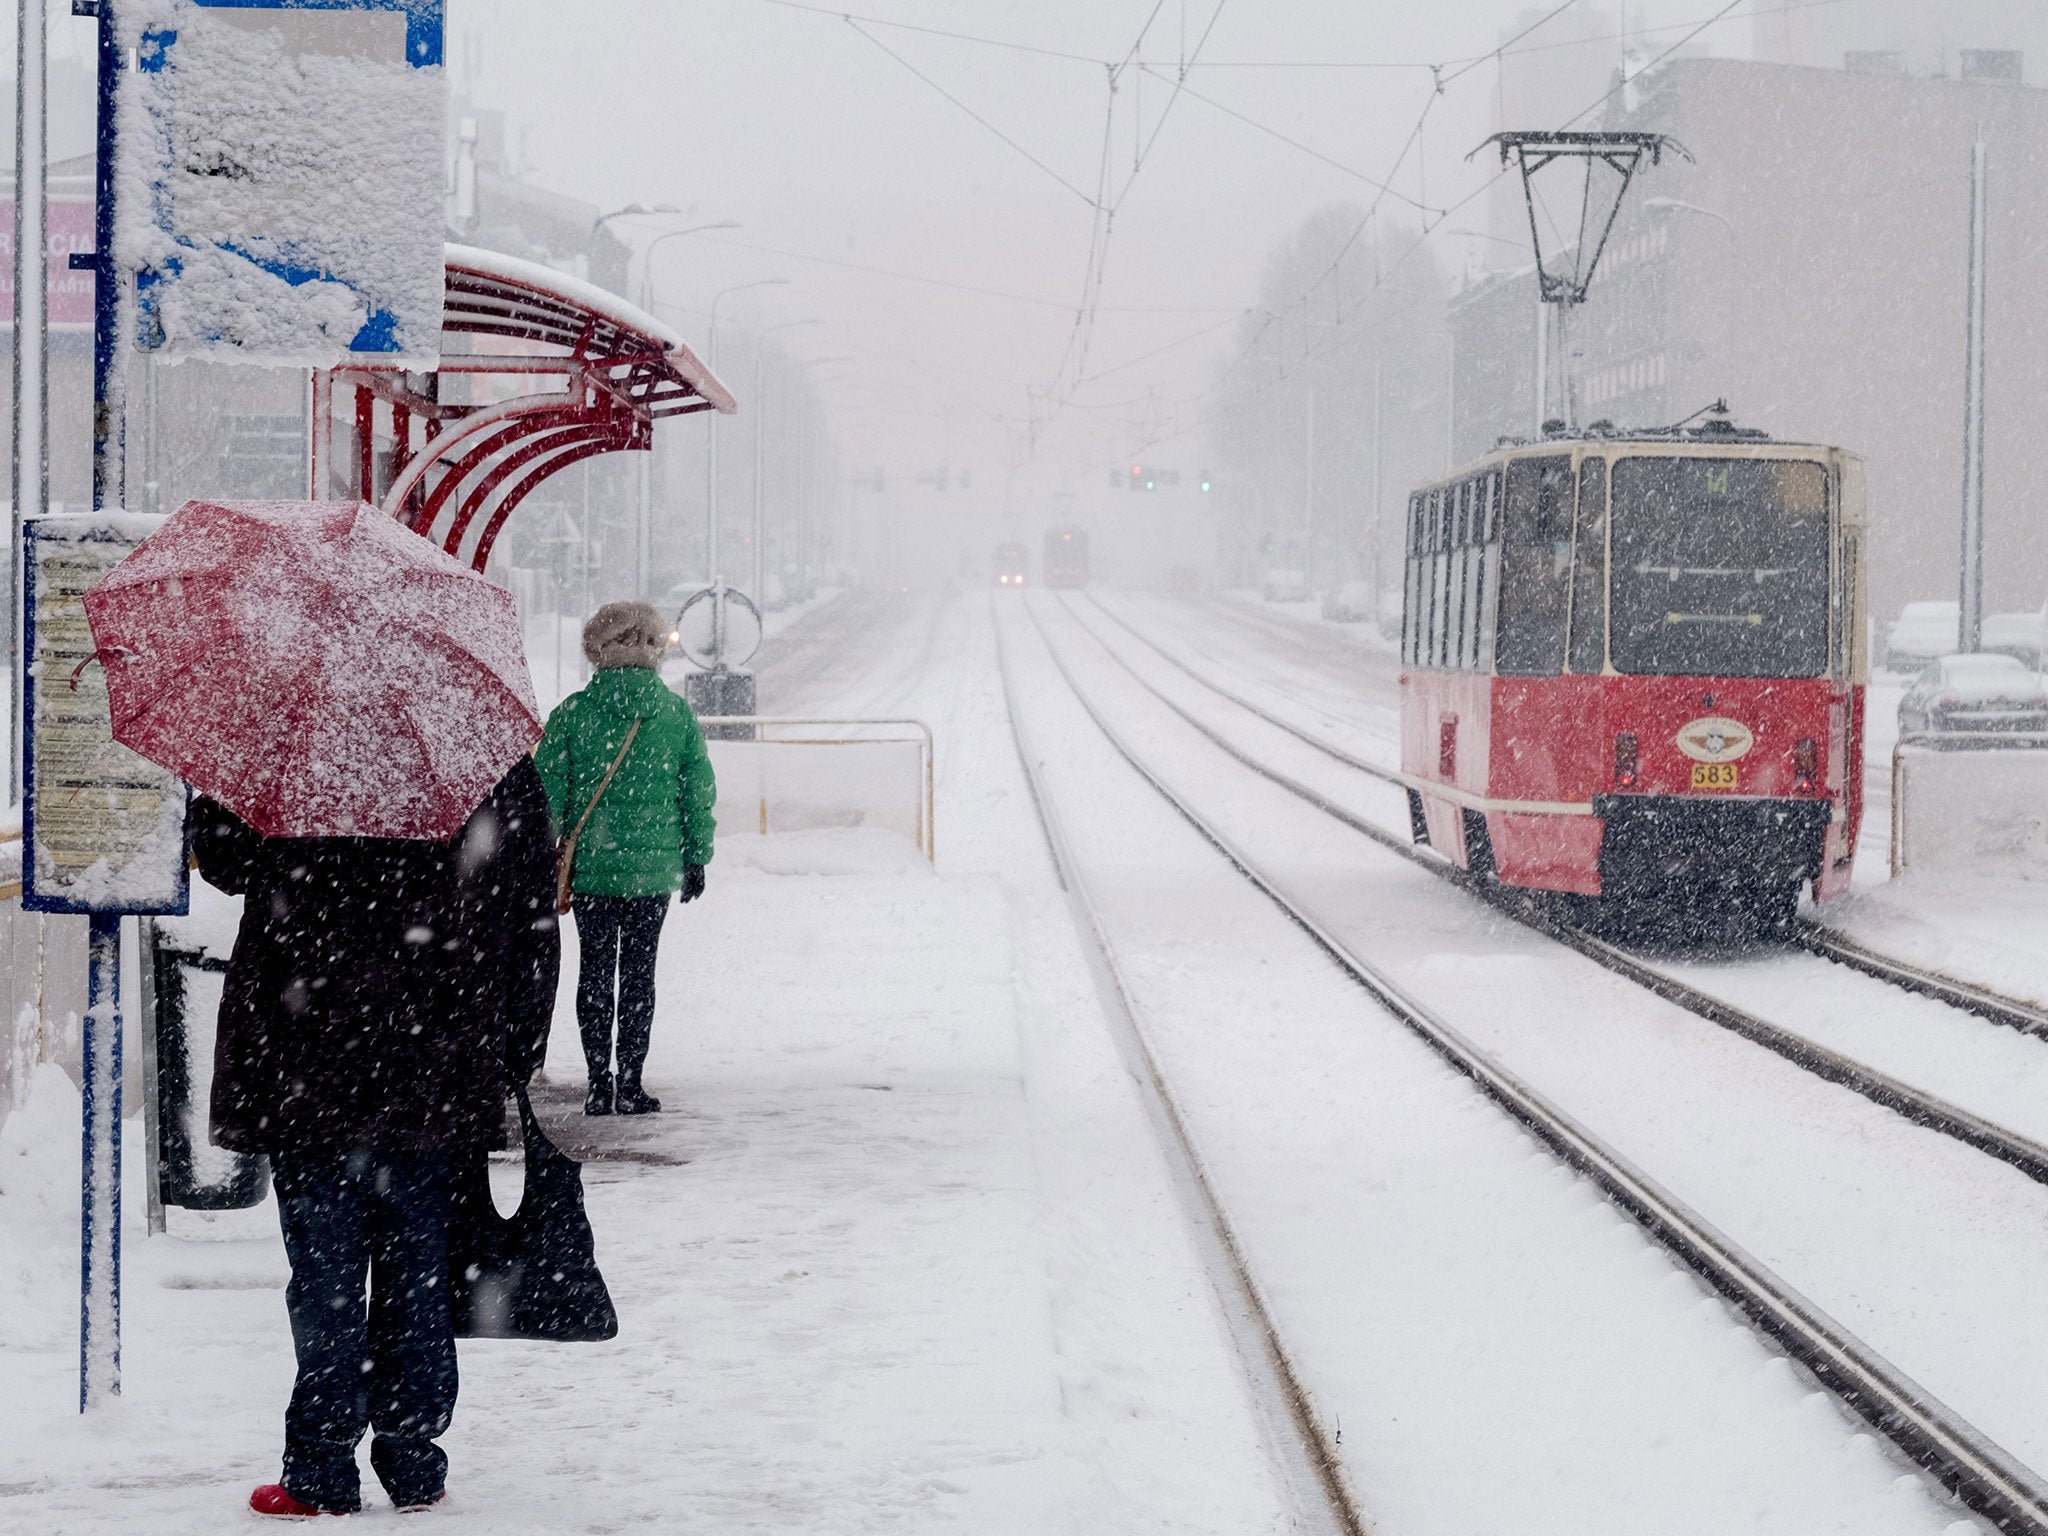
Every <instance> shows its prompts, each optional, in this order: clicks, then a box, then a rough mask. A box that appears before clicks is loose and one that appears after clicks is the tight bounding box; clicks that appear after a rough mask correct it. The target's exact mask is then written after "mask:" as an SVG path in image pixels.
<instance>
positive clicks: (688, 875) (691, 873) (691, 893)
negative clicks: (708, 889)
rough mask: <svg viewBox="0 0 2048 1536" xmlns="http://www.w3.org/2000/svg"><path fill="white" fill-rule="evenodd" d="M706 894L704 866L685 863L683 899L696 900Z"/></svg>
mask: <svg viewBox="0 0 2048 1536" xmlns="http://www.w3.org/2000/svg"><path fill="white" fill-rule="evenodd" d="M703 894H704V866H703V865H702V864H685V865H684V866H683V900H685V901H695V900H696V899H697V898H698V897H699V896H702V895H703Z"/></svg>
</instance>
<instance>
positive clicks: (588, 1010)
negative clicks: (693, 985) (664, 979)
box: [573, 895, 669, 1083]
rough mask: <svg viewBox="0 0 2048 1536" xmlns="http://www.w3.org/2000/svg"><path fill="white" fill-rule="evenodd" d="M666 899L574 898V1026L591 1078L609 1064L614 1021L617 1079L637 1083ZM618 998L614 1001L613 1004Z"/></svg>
mask: <svg viewBox="0 0 2048 1536" xmlns="http://www.w3.org/2000/svg"><path fill="white" fill-rule="evenodd" d="M668 905H669V898H668V897H667V896H666V895H662V896H577V897H575V898H573V907H574V910H575V913H576V947H577V953H578V955H579V956H580V957H581V958H580V959H579V960H578V962H577V971H576V1026H577V1028H578V1029H579V1030H581V1031H582V1034H583V1060H584V1062H585V1064H586V1065H587V1066H588V1067H589V1068H590V1075H591V1077H592V1078H593V1079H595V1078H596V1077H597V1076H598V1075H599V1074H600V1073H603V1072H609V1071H610V1070H611V1064H612V1020H613V1017H614V1014H616V1016H617V1019H618V1028H619V1079H620V1081H621V1082H625V1083H638V1082H639V1081H640V1069H641V1068H642V1067H643V1066H645V1065H646V1064H647V1039H648V1036H649V1035H651V1034H652V1033H653V1032H654V956H655V952H656V951H657V950H658V949H659V948H660V947H661V925H662V923H663V922H664V921H666V920H667V918H668ZM614 998H616V1004H615V1003H614Z"/></svg>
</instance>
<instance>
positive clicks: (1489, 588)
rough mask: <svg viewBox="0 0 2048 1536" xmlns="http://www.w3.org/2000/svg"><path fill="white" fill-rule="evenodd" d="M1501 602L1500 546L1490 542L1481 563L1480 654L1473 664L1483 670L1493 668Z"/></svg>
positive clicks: (1482, 555)
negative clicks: (1496, 618) (1496, 620)
mask: <svg viewBox="0 0 2048 1536" xmlns="http://www.w3.org/2000/svg"><path fill="white" fill-rule="evenodd" d="M1499 603H1500V546H1499V545H1498V544H1488V545H1487V546H1486V547H1485V549H1484V550H1483V551H1482V552H1481V555H1480V564H1479V655H1478V657H1477V659H1476V660H1475V661H1474V662H1473V665H1474V666H1475V667H1476V668H1478V670H1479V671H1481V672H1491V671H1492V670H1493V652H1494V634H1495V630H1496V624H1495V613H1496V612H1497V609H1498V605H1499Z"/></svg>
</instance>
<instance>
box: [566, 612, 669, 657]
mask: <svg viewBox="0 0 2048 1536" xmlns="http://www.w3.org/2000/svg"><path fill="white" fill-rule="evenodd" d="M667 651H668V623H667V621H666V620H664V619H663V618H662V616H661V614H660V613H659V612H657V611H656V610H655V607H654V605H653V604H652V603H606V604H605V605H604V606H603V607H602V608H600V609H598V610H597V612H595V613H593V614H592V615H591V616H590V617H589V619H588V620H586V621H585V623H584V625H583V654H584V657H585V658H586V659H587V660H588V661H589V662H590V664H591V665H592V666H593V667H595V668H597V669H598V671H600V672H602V671H605V670H606V669H607V668H610V667H656V666H659V665H661V658H662V656H663V655H664V654H665V653H666V652H667Z"/></svg>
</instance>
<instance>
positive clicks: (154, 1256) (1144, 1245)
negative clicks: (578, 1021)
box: [0, 605, 1285, 1536]
mask: <svg viewBox="0 0 2048 1536" xmlns="http://www.w3.org/2000/svg"><path fill="white" fill-rule="evenodd" d="M906 618H907V620H908V621H909V623H910V625H911V626H912V628H911V633H910V634H909V635H908V636H906V638H905V641H904V642H903V646H904V647H905V648H907V649H908V650H909V651H910V652H912V653H920V652H925V651H929V652H930V653H931V654H932V656H933V657H934V661H933V665H932V668H931V670H930V672H929V675H928V678H927V686H925V687H924V688H922V689H921V690H920V691H919V694H918V696H917V697H916V698H915V699H913V700H909V701H907V702H910V703H912V704H914V705H915V706H916V707H918V708H920V709H922V710H924V711H926V712H928V713H929V714H930V715H931V716H932V718H933V723H934V725H935V726H936V727H937V728H938V730H939V739H940V743H941V746H940V759H939V763H940V782H939V797H940V811H939V818H940V820H939V826H940V835H941V839H942V847H946V848H947V849H948V854H947V863H946V864H945V865H944V866H942V867H941V868H940V869H939V870H938V871H936V872H934V871H932V870H930V869H929V868H926V867H923V866H922V863H921V861H920V860H918V859H917V858H916V857H915V856H914V855H912V856H911V857H909V858H905V857H904V856H903V850H902V849H900V848H895V847H890V846H886V845H879V844H877V843H876V842H875V841H874V840H873V839H872V838H869V837H865V836H863V835H862V834H860V833H858V832H851V833H834V834H804V835H803V837H802V839H800V840H798V841H796V842H794V843H791V842H790V841H787V840H784V839H779V838H769V839H758V838H743V839H739V840H736V841H733V842H729V843H727V844H725V845H724V849H723V851H722V853H721V856H720V858H719V859H718V860H717V861H716V862H715V863H714V864H713V866H712V870H711V886H710V893H709V895H708V897H707V898H706V900H705V901H703V902H701V903H699V904H696V905H693V906H691V907H688V908H681V909H677V910H676V911H675V912H673V913H672V914H671V918H670V926H669V929H668V931H667V933H666V935H665V942H664V946H663V960H662V972H661V978H660V988H661V999H662V1001H661V1009H660V1013H659V1015H658V1018H657V1023H656V1028H655V1037H654V1050H653V1054H652V1057H651V1059H650V1062H649V1067H648V1084H649V1087H650V1089H651V1090H652V1091H653V1092H655V1093H657V1094H658V1095H660V1096H661V1097H662V1098H663V1099H664V1100H665V1101H666V1104H667V1111H668V1112H667V1113H665V1114H664V1115H662V1116H661V1117H659V1119H658V1120H655V1121H651V1122H649V1121H641V1122H626V1121H616V1120H615V1121H612V1122H609V1123H604V1124H600V1125H597V1126H592V1125H590V1124H589V1123H587V1122H583V1118H582V1117H581V1116H580V1114H577V1113H575V1110H574V1101H575V1099H576V1098H577V1096H579V1095H580V1087H581V1073H580V1062H579V1059H578V1050H577V1046H576V1041H575V1031H574V1023H573V1018H572V1013H571V1009H570V1007H569V987H570V984H571V978H573V974H574V962H573V953H572V957H571V958H570V959H569V961H568V963H567V964H566V965H565V974H564V981H565V985H564V993H563V999H562V1007H561V1008H560V1010H559V1011H558V1018H557V1023H556V1035H555V1038H554V1041H553V1044H552V1047H551V1050H550V1055H549V1062H548V1067H547V1076H548V1085H547V1086H546V1087H545V1089H544V1090H543V1092H544V1097H545V1099H546V1101H547V1102H548V1104H549V1106H550V1107H549V1110H548V1114H549V1117H550V1119H551V1120H552V1121H553V1122H554V1123H556V1124H557V1125H559V1126H564V1139H565V1141H568V1140H572V1139H574V1140H576V1141H577V1143H578V1144H579V1145H580V1146H581V1148H582V1151H583V1153H584V1155H586V1156H587V1157H588V1161H586V1163H585V1184H586V1189H587V1191H588V1196H589V1205H590V1211H591V1218H592V1222H593V1224H594V1226H595V1229H596V1232H597V1235H598V1253H599V1259H600V1263H601V1264H602V1266H603V1267H604V1270H605V1273H606V1275H607V1278H608V1280H609V1281H610V1283H611V1286H612V1289H613V1292H614V1296H615V1299H616V1301H617V1304H618V1309H619V1313H620V1317H621V1332H620V1335H619V1337H618V1338H617V1339H615V1340H613V1341H611V1342H609V1343H605V1344H598V1345H575V1346H552V1345H538V1344H525V1343H517V1342H507V1341H472V1342H466V1343H464V1344H463V1345H462V1348H461V1361H462V1371H463V1391H462V1400H461V1402H460V1404H459V1406H458V1408H457V1413H456V1420H455V1424H454V1427H453V1429H452V1430H451V1431H450V1433H449V1435H448V1436H447V1438H446V1440H445V1442H444V1443H445V1444H446V1446H447V1448H448V1450H449V1453H450V1456H451V1458H452V1462H453V1470H452V1474H451V1490H452V1491H451V1498H450V1502H449V1505H448V1507H447V1508H446V1509H445V1510H442V1511H438V1512H436V1513H435V1514H434V1515H433V1516H431V1517H426V1518H429V1519H431V1521H432V1523H433V1528H434V1529H436V1530H444V1529H445V1530H449V1531H477V1532H484V1531H488V1532H492V1533H499V1532H529V1531H531V1532H535V1533H540V1532H549V1533H554V1532H581V1531H612V1530H619V1529H624V1528H628V1527H633V1526H644V1527H648V1528H654V1529H703V1530H720V1531H727V1530H732V1531H740V1530H761V1531H771V1530H772V1531H777V1532H781V1531H819V1532H865V1531H883V1530H886V1531H892V1532H896V1531H933V1532H942V1531H943V1532H952V1531H958V1530H966V1529H973V1530H977V1531H992V1532H1017V1533H1020V1536H1022V1533H1034V1536H1035V1533H1039V1532H1044V1531H1049V1530H1076V1531H1089V1532H1094V1531H1130V1532H1155V1531H1156V1532H1182V1531H1195V1532H1205V1531H1215V1532H1241V1531H1258V1530H1279V1529H1283V1528H1284V1521H1285V1516H1284V1513H1283V1510H1282V1506H1281V1502H1280V1496H1279V1494H1278V1492H1277V1491H1276V1488H1275V1485H1274V1482H1273V1477H1272V1474H1271V1471H1270V1467H1269V1462H1268V1457H1267V1454H1266V1451H1265V1448H1264V1447H1263V1446H1262V1445H1261V1443H1260V1442H1259V1439H1258V1433H1257V1430H1256V1428H1255V1423H1254V1419H1253V1417H1252V1415H1251V1413H1250V1411H1249V1409H1248V1406H1247V1404H1246V1401H1245V1397H1244V1388H1243V1386H1242V1378H1241V1374H1240V1370H1239V1367H1238V1364H1237V1362H1236V1360H1235V1358H1234V1357H1233V1356H1232V1354H1231V1352H1230V1346H1229V1344H1228V1342H1227V1340H1226V1338H1225V1335H1224V1331H1223V1327H1222V1324H1221V1321H1220V1319H1219V1317H1218V1313H1217V1308H1216V1304H1215V1300H1214V1297H1213V1294H1212V1292H1211V1290H1210V1281H1209V1279H1208V1277H1207V1276H1206V1275H1205V1274H1204V1273H1203V1272H1202V1271H1201V1269H1200V1267H1199V1265H1198V1263H1197V1261H1196V1259H1195V1257H1194V1250H1193V1248H1192V1246H1191V1244H1190V1243H1189V1241H1188V1238H1187V1234H1186V1232H1185V1230H1184V1228H1183V1226H1182V1224H1181V1220H1180V1217H1179V1213H1178V1207H1177V1205H1176V1204H1175V1199H1174V1195H1173V1192H1172V1188H1171V1185H1170V1184H1169V1183H1168V1180H1167V1177H1166V1174H1165V1170H1164V1166H1163V1164H1162V1162H1161V1159H1160V1156H1159V1153H1158V1151H1157V1149H1156V1147H1155V1146H1154V1144H1153V1143H1152V1140H1151V1134H1150V1131H1149V1128H1148V1125H1147V1122H1146V1120H1145V1118H1144V1115H1143V1112H1142V1110H1141V1108H1140V1106H1139V1103H1138V1100H1137V1098H1136V1094H1135V1091H1134V1089H1133V1087H1132V1085H1131V1084H1130V1082H1129V1081H1128V1079H1127V1078H1126V1077H1125V1075H1124V1073H1123V1070H1122V1068H1121V1066H1120V1065H1119V1063H1118V1061H1117V1058H1116V1056H1115V1052H1114V1050H1113V1047H1112V1045H1111V1043H1110V1040H1109V1037H1108V1035H1107V1032H1106V1030H1105V1029H1104V1027H1103V1024H1102V1021H1101V1019H1100V1017H1099V1013H1098V1010H1097V1005H1096V1003H1095V1000H1094V998H1093V996H1092V994H1091V993H1090V991H1089V984H1088V982H1087V979H1086V971H1085V967H1084V965H1083V963H1082V957H1081V953H1080V951H1079V948H1078V941H1077V939H1076V937H1075V935H1074V933H1073V930H1072V926H1071V924H1070V923H1069V921H1068V920H1067V917H1066V914H1065V911H1064V909H1063V907H1062V906H1061V904H1060V901H1059V893H1058V889H1057V886H1056V884H1055V882H1054V880H1053V877H1052V874H1051V871H1050V869H1049V866H1048V865H1047V863H1046V860H1045V856H1044V852H1043V848H1042V844H1041V843H1040V842H1039V841H1038V840H1037V833H1036V830H1035V826H1034V824H1033V823H1032V821H1031V819H1030V808H1029V800H1028V794H1027V792H1026V791H1025V789H1024V787H1023V784H1022V781H1021V777H1020V776H1019V774H1018V771H1017V768H1016V764H1015V760H1014V755H1013V753H1012V751H1011V749H1010V746H1009V742H1008V737H1007V734H1006V732H1007V726H1006V723H1005V722H1004V719H1003V716H1002V713H1001V706H1000V700H999V699H993V698H992V697H991V693H990V690H989V689H988V687H987V686H986V685H987V680H988V675H989V674H988V667H989V662H988V658H987V635H986V633H985V631H984V630H981V629H977V628H974V627H972V626H969V625H967V624H966V623H965V622H964V620H965V614H964V611H963V610H962V609H961V608H960V607H959V606H958V605H954V606H953V607H952V608H951V609H949V610H948V611H947V612H946V613H943V614H941V615H940V616H939V618H938V619H937V620H934V619H933V618H932V617H931V616H930V615H929V614H927V613H924V612H913V613H912V614H910V615H907V616H906ZM928 625H931V626H934V627H943V629H944V631H945V633H944V639H945V640H946V642H947V643H946V644H944V645H934V644H931V643H929V634H930V631H929V630H928V629H927V626H928ZM898 653H899V654H900V653H901V648H899V652H898ZM793 871H794V872H793ZM809 871H816V872H809ZM572 950H573V946H572ZM565 1111H566V1113H565ZM134 1124H135V1122H131V1129H133V1127H134ZM76 1125H77V1101H76V1098H75V1095H73V1094H72V1093H71V1090H70V1086H69V1083H68V1082H67V1081H66V1080H65V1079H63V1077H62V1076H61V1074H58V1073H56V1072H55V1071H54V1069H45V1071H44V1072H43V1073H42V1075H41V1076H40V1077H39V1078H38V1080H37V1083H36V1087H35V1093H34V1096H33V1098H32V1099H31V1101H30V1104H29V1106H28V1108H27V1109H25V1110H24V1111H22V1112H19V1113H17V1114H16V1115H14V1116H13V1117H12V1118H11V1119H10V1120H9V1121H8V1123H7V1125H6V1127H5V1129H4V1132H0V1234H4V1235H5V1236H6V1239H7V1241H6V1243H5V1244H4V1245H0V1253H4V1257H0V1358H4V1359H5V1360H6V1361H7V1390H6V1392H5V1393H4V1394H0V1531H6V1532H13V1531H21V1532H31V1531H33V1532H37V1533H45V1532H48V1533H58V1532H65V1533H69V1532H103V1531H125V1530H134V1531H149V1532H151V1533H153V1536H154V1533H159V1532H162V1533H178V1532H195V1533H197V1532H214V1531H217V1530H219V1529H221V1528H222V1526H223V1525H224V1524H226V1523H229V1522H233V1523H239V1522H240V1521H242V1520H244V1519H246V1518H247V1517H246V1516H245V1515H244V1514H243V1513H242V1512H241V1506H242V1502H243V1500H244V1499H245V1498H246V1496H247V1493H248V1489H249V1488H250V1487H251V1486H253V1485H254V1484H255V1483H257V1482H261V1481H268V1480H271V1479H273V1478H274V1477H275V1475H276V1470H277V1459H276V1458H277V1454H278V1448H279V1436H280V1423H279V1420H280V1415H281V1412H282V1408H283V1404H284V1400H285V1397H286V1395H287V1393H288V1391H289V1387H290V1381H291V1355H290V1342H289V1335H288V1332H287V1329H286V1324H285V1317H284V1308H283V1297H282V1293H281V1287H282V1285H283V1282H284V1279H285V1266H284V1260H283V1256H282V1252H281V1246H280V1244H279V1241H278V1238H277V1233H276V1225H275V1212H274V1209H272V1208H271V1207H270V1206H269V1205H268V1204H266V1205H265V1206H264V1207H262V1208H259V1209H257V1210H254V1211H249V1212H236V1213H225V1214H222V1215H220V1216H214V1217H204V1216H197V1215H195V1214H194V1213H189V1212H182V1211H174V1212H173V1213H172V1223H173V1226H172V1235H171V1236H169V1237H165V1238H155V1239H150V1238H147V1237H145V1235H144V1231H143V1226H142V1204H143V1202H142V1198H141V1189H140V1183H139V1177H138V1175H139V1167H140V1158H139V1156H137V1155H135V1153H136V1150H137V1149H135V1147H134V1145H133V1142H132V1141H131V1155H130V1157H129V1160H128V1168H129V1176H130V1177H129V1185H128V1194H127V1209H126V1231H127V1254H128V1274H127V1291H126V1310H125V1318H124V1322H125V1329H126V1351H125V1361H124V1363H125V1372H126V1377H125V1395H124V1397H123V1398H122V1399H121V1401H120V1402H119V1403H117V1404H116V1405H114V1406H113V1407H112V1408H110V1409H109V1410H107V1411H106V1412H104V1413H99V1414H95V1415H92V1416H90V1417H85V1418H81V1417H80V1416H79V1415H78V1414H77V1413H76V1397H75V1391H76V1385H75V1382H76V1378H75V1370H76V1318H75V1310H74V1309H75V1302H76V1283H75V1274H76V1270H75V1263H76V1260H75V1252H76V1246H75V1245H76V1231H77V1227H76V1221H77V1218H76V1196H75V1190H76V1173H77V1133H76ZM572 1130H573V1132H574V1133H575V1136H574V1138H572V1136H571V1134H570V1132H571V1131H572ZM509 1172H510V1170H509V1169H508V1170H503V1171H501V1172H500V1174H499V1180H500V1182H503V1181H504V1180H505V1177H506V1175H507V1174H508V1173H509ZM365 1460H367V1457H365ZM366 1491H367V1492H369V1494H370V1495H371V1497H370V1501H369V1502H370V1505H371V1512H370V1513H369V1514H368V1515H366V1516H365V1518H366V1519H368V1520H370V1521H371V1522H373V1523H375V1522H378V1521H388V1520H389V1519H391V1518H393V1517H392V1516H391V1515H390V1512H389V1511H388V1509H385V1508H383V1507H382V1505H381V1501H380V1500H378V1499H377V1498H376V1497H375V1490H374V1485H373V1484H371V1485H368V1486H367V1489H366Z"/></svg>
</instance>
